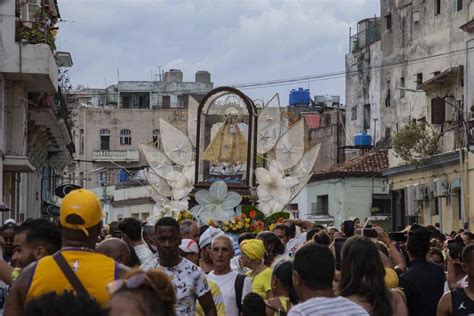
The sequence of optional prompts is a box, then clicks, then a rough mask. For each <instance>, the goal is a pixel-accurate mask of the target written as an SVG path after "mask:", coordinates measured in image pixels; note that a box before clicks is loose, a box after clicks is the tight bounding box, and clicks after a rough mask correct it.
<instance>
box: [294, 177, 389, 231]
mask: <svg viewBox="0 0 474 316" xmlns="http://www.w3.org/2000/svg"><path fill="white" fill-rule="evenodd" d="M383 189H384V190H383ZM307 190H308V193H307V204H306V205H307V209H306V211H307V212H305V211H304V210H302V209H301V208H300V216H301V217H303V218H308V217H310V215H311V214H310V213H311V204H312V203H316V201H317V197H318V195H328V201H329V215H330V216H333V217H334V225H335V226H336V227H338V226H339V225H340V224H341V222H342V221H344V220H345V219H348V218H349V217H358V218H360V219H361V220H363V219H364V218H366V217H369V216H370V214H371V213H370V209H371V205H372V204H371V203H372V194H387V193H388V189H387V185H386V183H384V180H383V179H381V178H375V179H374V182H373V186H372V179H371V178H333V179H327V180H319V181H315V182H311V183H308V185H307Z"/></svg>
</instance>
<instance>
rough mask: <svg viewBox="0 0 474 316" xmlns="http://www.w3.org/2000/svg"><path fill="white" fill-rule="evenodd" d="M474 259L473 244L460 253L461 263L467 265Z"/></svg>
mask: <svg viewBox="0 0 474 316" xmlns="http://www.w3.org/2000/svg"><path fill="white" fill-rule="evenodd" d="M473 259H474V244H470V245H467V246H466V247H464V249H463V251H462V262H463V263H469V262H471V261H472V260H473Z"/></svg>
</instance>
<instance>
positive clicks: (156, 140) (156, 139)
mask: <svg viewBox="0 0 474 316" xmlns="http://www.w3.org/2000/svg"><path fill="white" fill-rule="evenodd" d="M152 137H153V146H154V147H155V148H158V149H160V148H161V143H160V130H159V129H154V130H153V136H152Z"/></svg>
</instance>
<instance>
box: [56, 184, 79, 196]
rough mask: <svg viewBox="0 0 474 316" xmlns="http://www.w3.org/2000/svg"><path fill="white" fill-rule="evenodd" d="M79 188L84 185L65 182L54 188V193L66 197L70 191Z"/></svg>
mask: <svg viewBox="0 0 474 316" xmlns="http://www.w3.org/2000/svg"><path fill="white" fill-rule="evenodd" d="M78 189H82V187H81V186H78V185H75V184H63V185H60V186H59V187H57V188H56V189H55V190H54V193H55V194H56V195H57V196H59V197H60V198H64V197H65V196H66V195H68V194H69V192H71V191H74V190H78Z"/></svg>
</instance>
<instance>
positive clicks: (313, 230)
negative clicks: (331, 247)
mask: <svg viewBox="0 0 474 316" xmlns="http://www.w3.org/2000/svg"><path fill="white" fill-rule="evenodd" d="M320 231H321V229H320V228H311V229H310V230H308V232H307V233H306V241H310V240H313V237H314V235H316V234H317V233H319V232H320Z"/></svg>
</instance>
